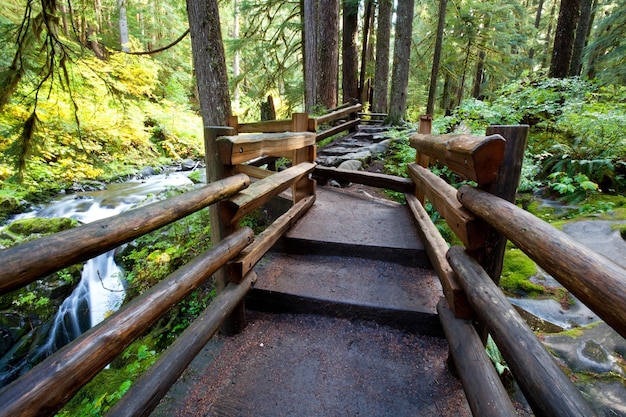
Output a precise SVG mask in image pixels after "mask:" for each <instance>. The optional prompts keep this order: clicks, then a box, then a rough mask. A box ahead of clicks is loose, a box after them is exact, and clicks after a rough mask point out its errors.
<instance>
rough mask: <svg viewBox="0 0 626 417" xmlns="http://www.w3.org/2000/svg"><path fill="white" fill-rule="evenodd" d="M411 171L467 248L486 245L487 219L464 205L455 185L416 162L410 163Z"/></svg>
mask: <svg viewBox="0 0 626 417" xmlns="http://www.w3.org/2000/svg"><path fill="white" fill-rule="evenodd" d="M408 171H409V176H410V177H411V179H412V180H413V181H414V182H415V185H416V188H417V190H418V193H423V194H424V195H425V196H426V198H428V200H429V201H430V202H431V204H432V205H433V206H434V207H435V209H436V210H437V211H438V212H439V214H441V216H442V217H443V218H444V219H445V220H446V223H448V226H450V229H452V231H453V232H454V233H455V234H456V235H457V236H458V237H459V239H461V241H462V242H463V244H464V245H465V247H466V248H468V249H470V250H475V249H478V248H481V247H483V246H484V245H485V239H486V232H487V227H486V225H485V223H484V222H483V221H482V220H480V219H479V218H478V217H476V216H475V215H474V214H473V213H471V212H470V211H469V210H467V209H466V208H464V207H463V205H462V204H461V203H460V202H459V201H458V200H457V198H456V195H457V190H456V189H455V188H454V187H452V186H451V185H450V184H448V183H447V182H445V181H444V180H443V179H441V178H439V177H438V176H436V175H435V174H433V173H432V172H430V171H429V170H428V169H426V168H424V167H422V166H420V165H417V164H416V163H411V164H409V165H408Z"/></svg>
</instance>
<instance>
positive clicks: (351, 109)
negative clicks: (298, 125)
mask: <svg viewBox="0 0 626 417" xmlns="http://www.w3.org/2000/svg"><path fill="white" fill-rule="evenodd" d="M362 108H363V105H362V104H361V103H357V104H353V105H351V106H348V107H344V108H341V109H338V110H334V111H331V112H330V113H327V114H325V115H323V116H319V117H315V118H310V119H309V131H311V132H315V131H317V129H318V128H319V126H321V125H323V124H325V123H330V122H334V121H335V120H339V119H342V118H345V117H346V116H350V117H351V118H353V119H354V118H356V114H357V113H358V112H359V111H361V109H362Z"/></svg>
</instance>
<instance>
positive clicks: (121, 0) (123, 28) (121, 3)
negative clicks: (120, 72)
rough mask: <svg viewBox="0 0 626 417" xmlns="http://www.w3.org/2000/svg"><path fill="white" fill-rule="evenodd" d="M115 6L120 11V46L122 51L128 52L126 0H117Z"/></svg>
mask: <svg viewBox="0 0 626 417" xmlns="http://www.w3.org/2000/svg"><path fill="white" fill-rule="evenodd" d="M117 8H118V10H119V13H120V18H119V22H120V45H121V46H122V51H124V52H130V46H129V38H128V19H127V18H126V0H117Z"/></svg>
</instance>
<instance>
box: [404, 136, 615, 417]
mask: <svg viewBox="0 0 626 417" xmlns="http://www.w3.org/2000/svg"><path fill="white" fill-rule="evenodd" d="M524 129H526V128H525V127H518V128H516V127H495V128H492V129H490V131H492V132H493V131H502V132H507V133H508V134H507V137H506V139H505V138H504V137H502V136H500V135H490V136H486V137H477V136H467V135H442V136H431V135H428V134H424V133H422V134H415V135H414V136H413V137H412V138H411V145H412V146H413V147H415V148H416V150H417V158H416V159H417V161H418V162H421V165H420V164H418V163H413V164H410V165H409V167H408V172H409V176H410V178H412V179H413V181H414V182H415V187H416V190H415V193H410V194H406V198H407V202H408V204H409V206H410V208H411V210H412V211H413V213H414V217H415V219H416V222H417V223H418V224H419V225H420V228H419V229H420V233H421V236H422V238H423V240H424V244H425V246H426V249H427V252H428V255H429V257H430V259H431V262H432V264H433V266H434V268H435V270H436V272H437V274H438V276H439V278H440V280H441V283H442V287H443V290H444V294H445V300H446V302H441V303H440V304H439V305H438V311H439V314H440V319H441V322H442V324H443V327H444V331H445V333H446V336H447V337H448V339H449V342H450V349H451V355H452V358H453V360H454V363H455V365H456V368H457V371H458V372H459V374H460V378H461V381H462V383H463V386H464V389H465V391H466V394H467V397H468V401H469V403H470V406H471V408H472V411H473V413H474V415H480V416H489V415H491V416H502V415H516V413H515V410H514V409H513V408H512V407H511V405H510V401H509V399H508V395H507V394H506V391H505V390H504V388H503V387H502V386H501V384H500V383H499V381H498V380H497V379H494V374H493V372H492V370H489V369H490V368H493V367H492V366H491V364H490V363H488V362H489V361H488V359H487V358H486V355H484V347H483V342H484V339H483V335H482V329H483V328H484V327H486V329H487V331H488V332H489V334H491V336H492V337H493V339H494V341H495V342H496V344H497V346H498V347H499V349H500V350H501V352H502V354H503V356H504V358H505V360H506V361H507V364H508V365H509V367H510V369H511V371H512V373H513V376H514V377H515V379H516V381H517V382H518V384H519V386H520V388H521V389H522V392H523V393H524V395H525V397H526V399H527V400H528V402H529V404H530V405H531V407H532V409H533V411H534V413H535V414H536V415H538V416H587V415H593V411H592V410H591V408H590V407H589V405H588V404H587V403H586V402H585V400H584V399H583V397H582V395H581V393H580V391H579V390H578V389H577V388H576V387H575V386H574V385H573V384H572V382H571V381H570V379H569V377H568V376H567V375H565V374H564V373H563V371H562V370H561V368H560V367H559V366H558V364H557V363H556V362H555V360H554V358H553V357H552V355H551V354H550V353H549V352H548V351H547V350H546V348H545V347H544V346H543V344H542V343H541V342H540V341H539V339H538V338H537V337H536V336H535V335H534V333H533V332H532V330H531V329H530V328H529V327H528V326H527V324H526V323H525V322H524V320H523V319H522V318H521V317H520V316H519V314H518V313H517V312H516V311H515V309H514V308H513V307H512V306H511V305H510V303H509V302H508V300H507V299H506V297H505V296H504V295H503V293H502V291H501V290H500V288H499V286H498V285H497V282H498V278H499V273H500V271H499V270H498V268H497V267H496V268H493V270H494V271H497V272H496V276H493V275H492V274H490V273H488V271H486V270H488V269H490V268H491V267H493V265H494V260H493V259H490V257H489V256H488V255H486V253H489V254H491V255H493V252H495V250H494V249H493V248H494V246H493V242H492V240H494V236H498V235H499V234H500V235H502V236H504V240H503V241H502V242H500V243H499V244H503V243H504V242H506V239H507V238H508V239H510V240H511V241H512V242H513V243H515V245H517V247H518V248H519V249H521V250H523V251H524V252H525V253H526V254H527V255H528V256H529V257H531V258H532V259H533V260H534V261H535V262H537V264H539V265H540V266H541V267H542V268H545V269H546V271H547V272H548V273H550V274H551V275H553V276H554V277H555V278H556V279H557V280H558V281H559V282H560V283H561V284H562V285H563V286H564V287H565V288H567V289H568V290H569V291H570V292H572V294H574V295H575V296H576V297H577V298H579V299H580V300H581V301H582V302H583V303H585V304H586V305H587V306H588V307H589V308H590V309H591V310H593V311H594V312H596V313H597V314H598V316H600V317H601V318H602V319H604V320H605V321H606V323H607V324H609V325H610V326H611V327H613V328H614V329H615V330H616V331H617V332H618V333H620V334H621V335H622V336H626V324H625V323H626V271H625V270H624V269H623V268H622V267H620V266H619V265H617V264H615V263H613V262H612V261H610V260H608V259H606V258H604V257H602V256H601V255H598V254H596V253H595V252H594V251H592V250H591V249H589V248H586V247H584V246H583V245H580V244H578V243H576V242H574V241H573V240H572V239H571V238H569V237H568V236H567V235H565V234H564V233H562V232H560V231H558V230H557V229H555V228H554V227H552V226H550V225H549V224H547V223H545V222H544V221H542V220H540V219H538V218H536V217H534V216H532V215H531V214H529V213H527V212H525V211H524V210H522V209H520V208H518V207H517V206H515V205H514V204H513V203H511V202H510V201H507V200H511V198H510V197H511V196H510V190H506V191H505V192H501V194H502V195H501V196H497V195H494V194H498V193H500V191H497V190H502V189H503V188H506V187H505V186H503V185H501V184H497V183H498V181H503V180H502V178H505V180H504V182H507V183H508V184H507V185H508V186H510V183H511V182H512V183H513V187H514V188H513V194H514V193H515V188H516V187H517V183H518V181H519V169H520V166H521V156H519V155H523V146H521V147H520V146H517V145H519V144H517V145H516V143H515V141H516V140H517V139H519V137H522V138H523V140H522V143H523V144H524V145H525V137H524V136H525V133H522V135H521V136H520V135H517V134H518V133H519V131H520V130H522V131H523V130H524ZM516 131H517V132H516ZM516 135H517V136H518V137H517V138H516ZM511 138H513V139H512V140H510V139H511ZM511 149H513V151H511ZM520 149H521V152H520ZM511 152H513V153H515V154H517V155H518V160H517V161H514V162H515V163H514V162H512V161H510V160H508V161H507V163H506V164H503V163H502V162H503V161H504V160H507V158H510V154H511ZM429 161H438V162H439V163H441V164H443V165H446V166H448V167H449V168H450V169H451V170H452V171H453V172H455V173H456V174H458V175H460V176H461V177H463V178H465V179H469V180H472V181H474V182H475V183H476V185H475V186H470V185H464V186H462V187H461V188H460V189H459V190H456V189H455V188H454V187H452V186H451V185H448V184H447V183H446V182H445V181H443V180H441V179H440V178H438V177H436V176H434V175H433V174H432V173H431V172H430V171H429V170H428V169H426V167H425V166H426V165H428V163H429ZM422 165H424V166H422ZM507 168H508V169H509V170H511V171H517V172H509V173H504V174H503V169H507ZM511 178H513V180H511ZM485 190H488V191H485ZM505 194H508V196H507V195H505ZM424 198H427V199H428V200H429V201H430V202H431V203H432V205H433V206H434V207H435V208H436V210H437V211H438V212H439V213H440V214H441V215H442V217H445V219H446V222H447V223H448V225H449V226H450V228H451V229H452V230H453V231H454V232H455V234H456V235H457V236H458V237H459V239H460V240H461V241H462V242H463V245H464V246H465V247H461V246H457V247H453V248H450V249H448V245H447V244H446V242H445V241H444V240H443V238H442V237H441V235H440V234H439V233H438V231H437V229H436V228H434V226H433V225H432V224H431V223H430V219H429V218H428V215H427V214H426V211H425V210H424V208H423V206H422V202H423V201H424ZM486 248H489V249H486ZM501 253H503V252H501ZM500 256H501V255H500ZM501 261H502V260H501V259H499V261H498V260H496V261H495V264H497V263H498V262H499V263H500V267H501ZM490 275H491V276H490ZM474 318H478V320H479V323H480V326H473V325H472V324H471V320H472V319H474ZM476 329H478V330H476ZM481 340H482V341H483V342H481ZM487 370H489V371H487Z"/></svg>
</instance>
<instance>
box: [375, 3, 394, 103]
mask: <svg viewBox="0 0 626 417" xmlns="http://www.w3.org/2000/svg"><path fill="white" fill-rule="evenodd" d="M392 12H393V1H392V0H379V1H378V29H377V31H376V61H375V63H376V64H375V68H374V97H373V99H372V110H373V111H374V112H376V113H386V112H387V94H388V90H389V44H390V39H391V14H392Z"/></svg>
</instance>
